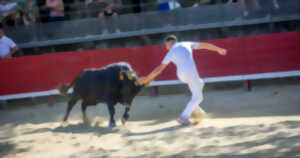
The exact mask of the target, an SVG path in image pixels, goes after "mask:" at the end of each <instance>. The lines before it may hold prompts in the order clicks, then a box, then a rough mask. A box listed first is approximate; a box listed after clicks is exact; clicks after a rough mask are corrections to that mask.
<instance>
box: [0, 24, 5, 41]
mask: <svg viewBox="0 0 300 158" xmlns="http://www.w3.org/2000/svg"><path fill="white" fill-rule="evenodd" d="M3 35H4V32H3V25H2V24H1V23H0V38H2V36H3Z"/></svg>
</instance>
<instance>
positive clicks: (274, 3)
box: [272, 0, 280, 9]
mask: <svg viewBox="0 0 300 158" xmlns="http://www.w3.org/2000/svg"><path fill="white" fill-rule="evenodd" d="M272 2H273V6H274V8H275V9H279V8H280V6H279V4H278V0H273V1H272Z"/></svg>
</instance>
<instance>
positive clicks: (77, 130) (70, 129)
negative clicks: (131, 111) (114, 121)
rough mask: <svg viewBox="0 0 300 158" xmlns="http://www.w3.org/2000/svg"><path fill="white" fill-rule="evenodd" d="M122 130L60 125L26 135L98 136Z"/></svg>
mask: <svg viewBox="0 0 300 158" xmlns="http://www.w3.org/2000/svg"><path fill="white" fill-rule="evenodd" d="M119 131H120V130H119V129H118V128H109V127H106V126H96V125H93V126H92V125H89V124H85V123H77V124H68V125H60V126H58V127H56V128H40V129H37V130H34V131H30V132H26V133H24V134H34V133H42V132H53V133H72V134H81V133H82V134H85V133H94V134H96V135H99V136H101V135H105V134H109V133H117V132H119Z"/></svg>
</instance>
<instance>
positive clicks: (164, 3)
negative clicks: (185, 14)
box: [157, 0, 181, 12]
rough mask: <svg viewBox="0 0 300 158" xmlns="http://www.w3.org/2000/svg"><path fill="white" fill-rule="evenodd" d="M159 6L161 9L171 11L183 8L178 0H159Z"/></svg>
mask: <svg viewBox="0 0 300 158" xmlns="http://www.w3.org/2000/svg"><path fill="white" fill-rule="evenodd" d="M157 4H158V5H157V8H158V10H159V11H162V12H163V11H170V10H173V9H177V8H181V5H180V4H179V3H178V2H177V1H176V0H157Z"/></svg>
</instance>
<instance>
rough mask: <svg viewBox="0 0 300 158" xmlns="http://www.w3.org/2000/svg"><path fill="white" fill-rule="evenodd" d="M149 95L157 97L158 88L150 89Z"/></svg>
mask: <svg viewBox="0 0 300 158" xmlns="http://www.w3.org/2000/svg"><path fill="white" fill-rule="evenodd" d="M150 95H151V96H154V97H157V96H158V95H159V89H158V86H154V87H152V88H151V89H150Z"/></svg>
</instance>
